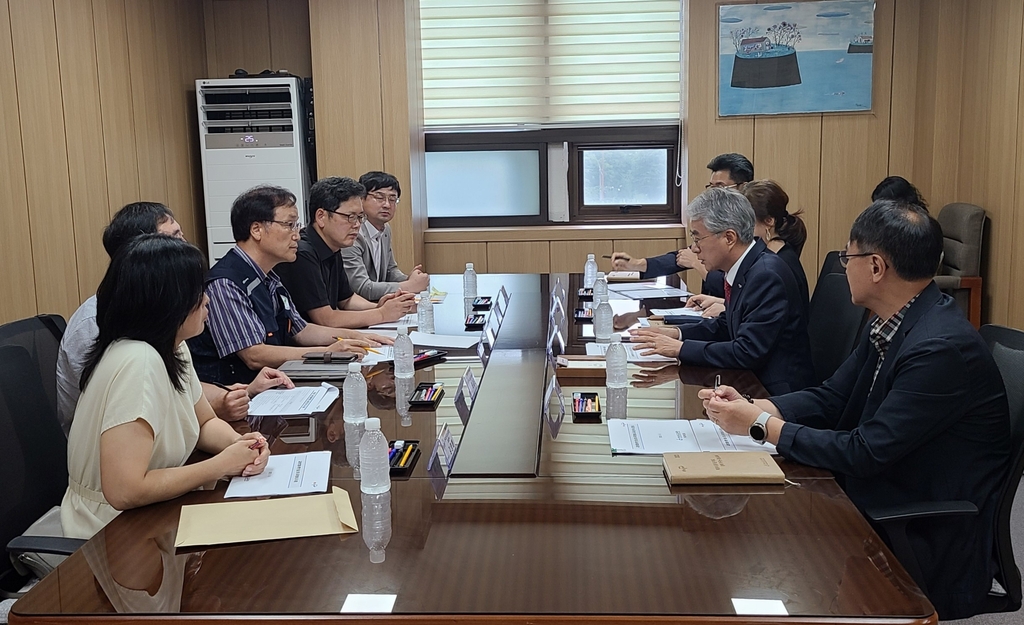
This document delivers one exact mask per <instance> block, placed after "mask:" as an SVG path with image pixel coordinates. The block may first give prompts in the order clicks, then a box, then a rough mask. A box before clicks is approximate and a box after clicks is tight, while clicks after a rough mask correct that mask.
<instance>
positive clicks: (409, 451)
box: [398, 445, 412, 467]
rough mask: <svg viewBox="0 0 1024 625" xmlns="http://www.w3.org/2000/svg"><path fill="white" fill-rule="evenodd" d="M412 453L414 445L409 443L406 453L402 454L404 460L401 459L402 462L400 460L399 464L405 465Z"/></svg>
mask: <svg viewBox="0 0 1024 625" xmlns="http://www.w3.org/2000/svg"><path fill="white" fill-rule="evenodd" d="M411 454H412V445H409V446H408V447H407V448H406V450H405V455H403V456H402V460H401V462H399V463H398V466H400V467H404V466H405V462H406V460H408V459H409V456H410V455H411Z"/></svg>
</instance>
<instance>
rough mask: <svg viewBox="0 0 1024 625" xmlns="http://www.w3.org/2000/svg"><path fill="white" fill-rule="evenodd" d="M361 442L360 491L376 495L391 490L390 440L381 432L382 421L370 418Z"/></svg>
mask: <svg viewBox="0 0 1024 625" xmlns="http://www.w3.org/2000/svg"><path fill="white" fill-rule="evenodd" d="M364 425H365V426H366V431H365V432H364V433H363V439H362V440H361V441H359V471H360V472H361V473H362V474H363V475H362V477H361V478H360V480H359V489H360V490H362V491H363V492H364V493H367V494H370V495H376V494H377V493H383V492H385V491H389V490H391V468H390V466H388V439H387V438H385V436H384V433H383V432H381V431H380V419H378V418H377V417H370V418H369V419H367V420H366V423H365V424H364Z"/></svg>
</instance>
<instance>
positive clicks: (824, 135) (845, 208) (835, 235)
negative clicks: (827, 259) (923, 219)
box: [818, 0, 894, 251]
mask: <svg viewBox="0 0 1024 625" xmlns="http://www.w3.org/2000/svg"><path fill="white" fill-rule="evenodd" d="M893 5H894V0H879V1H878V3H877V5H876V8H875V54H874V56H875V58H874V67H873V70H874V81H873V83H872V92H873V102H872V107H873V110H872V111H871V113H861V114H851V115H825V116H824V118H823V121H822V128H821V180H822V184H821V218H820V219H821V222H820V224H821V225H820V229H819V240H818V241H819V242H818V249H819V250H821V251H826V250H830V249H839V248H840V247H842V246H843V245H844V244H845V243H846V240H847V239H848V238H849V236H850V226H851V225H852V224H853V220H854V219H855V218H856V217H857V215H859V214H860V213H861V211H863V210H864V208H865V207H867V206H868V204H869V203H870V201H871V191H872V190H873V189H874V188H875V185H877V184H878V182H879V181H880V180H882V178H885V176H886V175H887V174H888V155H889V99H890V92H891V89H892V85H891V77H892V54H893V52H892V50H893V48H892V46H893V39H892V37H893Z"/></svg>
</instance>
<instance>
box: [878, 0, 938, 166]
mask: <svg viewBox="0 0 1024 625" xmlns="http://www.w3.org/2000/svg"><path fill="white" fill-rule="evenodd" d="M921 2H922V0H899V1H898V2H897V3H896V7H895V16H894V27H893V28H894V33H895V37H894V43H893V63H892V101H891V113H890V119H891V120H892V133H891V139H892V140H891V141H890V142H889V173H890V174H892V175H899V176H903V177H904V178H907V179H908V180H910V181H912V182H916V181H917V180H920V178H921V174H920V173H918V172H917V171H916V170H915V168H914V141H915V138H916V134H917V133H916V132H915V130H916V128H915V125H914V121H915V119H916V107H917V104H918V98H917V96H918V88H919V78H921V79H922V82H923V79H924V78H926V76H923V75H921V74H922V72H919V71H918V70H919V68H918V62H919V61H921V62H922V63H925V64H933V63H934V61H933V60H932V59H929V58H927V57H920V56H919V55H918V47H919V45H924V44H925V43H927V42H921V41H920V37H921V36H923V37H925V38H927V37H929V35H930V34H931V33H928V32H926V30H927V29H926V28H925V25H924V21H923V19H922V15H921ZM925 13H926V14H928V13H931V12H930V11H925ZM919 75H920V76H919ZM924 86H925V85H924V84H921V85H920V87H924Z"/></svg>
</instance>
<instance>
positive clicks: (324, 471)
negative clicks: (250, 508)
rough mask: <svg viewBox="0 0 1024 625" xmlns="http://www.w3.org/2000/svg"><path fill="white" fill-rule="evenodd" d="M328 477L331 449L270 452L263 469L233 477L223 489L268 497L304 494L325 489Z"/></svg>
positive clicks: (237, 494)
mask: <svg viewBox="0 0 1024 625" xmlns="http://www.w3.org/2000/svg"><path fill="white" fill-rule="evenodd" d="M330 478H331V452H329V451H309V452H306V453H304V454H280V455H276V456H270V458H268V460H267V468H265V469H263V473H260V474H259V475H253V476H251V477H241V476H238V477H233V478H231V483H230V484H228V490H227V492H226V493H224V497H225V498H226V499H230V498H232V497H271V496H275V495H305V494H308V493H322V492H325V491H326V490H327V483H328V482H329V481H330Z"/></svg>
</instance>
